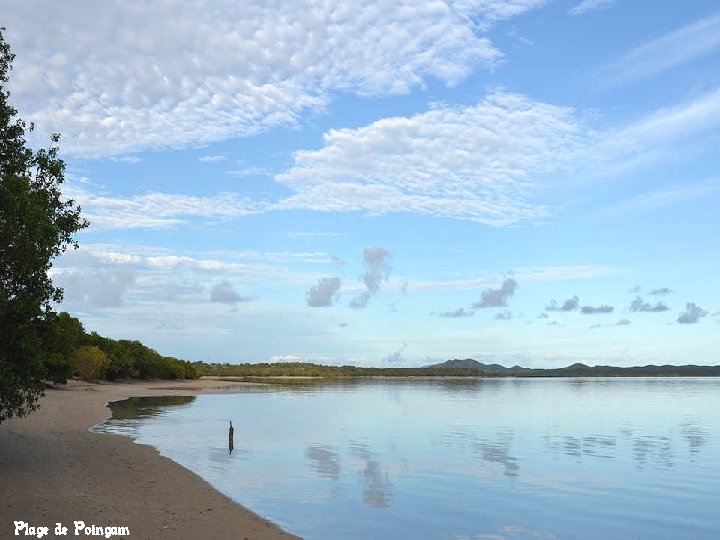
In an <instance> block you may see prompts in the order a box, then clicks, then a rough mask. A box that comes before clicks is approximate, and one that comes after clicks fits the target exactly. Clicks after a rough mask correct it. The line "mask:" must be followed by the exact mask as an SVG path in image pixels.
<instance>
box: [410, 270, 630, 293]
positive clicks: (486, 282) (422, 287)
mask: <svg viewBox="0 0 720 540" xmlns="http://www.w3.org/2000/svg"><path fill="white" fill-rule="evenodd" d="M623 271H624V269H623V268H619V267H617V266H593V265H584V266H583V265H581V266H546V267H533V268H519V269H516V270H514V271H513V274H512V275H513V277H514V278H515V279H517V280H518V281H521V282H536V281H565V280H573V279H593V278H597V277H602V276H608V275H612V274H616V273H619V272H623ZM502 279H503V277H502V276H501V277H498V276H479V277H474V278H468V279H452V280H444V281H427V280H413V279H411V280H409V285H408V286H409V288H411V289H412V290H413V291H426V290H474V289H475V290H476V289H485V288H487V287H489V286H492V285H496V284H497V282H498V281H500V280H502Z"/></svg>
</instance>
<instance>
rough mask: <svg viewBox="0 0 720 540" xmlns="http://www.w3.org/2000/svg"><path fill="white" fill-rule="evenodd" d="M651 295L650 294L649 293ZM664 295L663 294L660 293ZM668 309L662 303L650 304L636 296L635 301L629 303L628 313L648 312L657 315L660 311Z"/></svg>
mask: <svg viewBox="0 0 720 540" xmlns="http://www.w3.org/2000/svg"><path fill="white" fill-rule="evenodd" d="M650 294H652V292H651V293H650ZM661 294H665V293H661ZM669 309H670V308H669V307H667V305H665V303H663V302H656V303H655V304H650V302H645V301H644V300H643V299H642V298H641V297H639V296H636V297H635V300H633V301H632V302H631V303H630V311H635V312H650V313H659V312H662V311H667V310H669Z"/></svg>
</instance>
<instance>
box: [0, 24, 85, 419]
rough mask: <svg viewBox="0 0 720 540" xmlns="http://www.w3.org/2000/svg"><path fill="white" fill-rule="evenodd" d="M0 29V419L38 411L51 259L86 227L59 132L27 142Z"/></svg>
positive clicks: (53, 292)
mask: <svg viewBox="0 0 720 540" xmlns="http://www.w3.org/2000/svg"><path fill="white" fill-rule="evenodd" d="M3 31H4V28H0V422H2V421H3V420H4V419H6V418H10V417H13V416H23V415H25V414H28V413H29V412H30V411H32V410H34V409H35V408H37V402H38V399H39V397H40V396H41V395H42V392H43V388H44V384H43V381H44V380H45V378H46V377H47V374H48V372H47V369H46V366H45V363H44V361H43V359H44V346H43V345H44V344H43V338H44V337H45V336H47V335H48V330H47V325H48V324H50V322H49V321H50V319H51V317H52V309H51V302H60V301H61V300H62V289H60V288H58V287H55V286H54V285H53V283H52V280H51V279H50V277H49V275H48V271H49V270H50V268H51V266H52V260H53V259H54V258H55V257H57V256H58V255H60V254H61V253H63V252H64V251H65V249H66V248H67V247H68V246H70V245H72V246H75V247H77V243H76V242H75V240H74V239H73V234H74V233H76V232H77V231H79V230H81V229H83V228H85V227H87V225H88V223H87V221H85V220H84V219H83V218H82V217H81V215H80V208H79V207H78V206H77V205H76V204H75V202H74V201H73V200H63V198H62V194H61V191H60V185H61V184H62V183H63V181H64V179H65V176H64V175H65V164H64V162H63V161H62V160H61V159H60V158H59V157H58V146H57V143H58V142H59V140H60V137H59V135H53V136H52V137H51V143H50V146H49V148H48V149H46V150H45V149H43V150H38V151H33V150H32V149H31V148H29V147H28V146H27V143H26V141H25V135H26V131H27V132H30V131H32V130H33V125H32V124H30V125H29V126H27V125H26V124H25V122H24V121H23V120H21V119H19V118H17V110H16V109H15V108H13V107H12V105H10V102H9V98H10V93H9V91H8V90H7V83H8V80H9V73H10V70H11V68H12V61H13V59H14V55H13V54H12V53H11V50H10V46H9V44H7V43H6V42H5V40H4V38H3Z"/></svg>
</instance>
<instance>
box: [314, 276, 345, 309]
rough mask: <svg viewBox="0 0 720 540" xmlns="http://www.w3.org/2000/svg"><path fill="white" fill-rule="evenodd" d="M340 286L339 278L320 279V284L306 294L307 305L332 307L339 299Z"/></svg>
mask: <svg viewBox="0 0 720 540" xmlns="http://www.w3.org/2000/svg"><path fill="white" fill-rule="evenodd" d="M340 285H341V283H340V278H339V277H329V278H328V277H324V278H320V279H319V280H318V284H317V285H316V286H314V287H311V288H310V290H309V291H307V293H305V297H306V301H307V305H308V306H310V307H328V306H332V305H333V302H334V301H335V298H337V294H338V291H339V290H340Z"/></svg>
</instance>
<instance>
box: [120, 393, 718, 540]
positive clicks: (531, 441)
mask: <svg viewBox="0 0 720 540" xmlns="http://www.w3.org/2000/svg"><path fill="white" fill-rule="evenodd" d="M718 390H720V381H710V382H708V381H688V380H683V381H679V380H678V381H659V382H654V381H650V382H648V381H644V380H605V381H601V380H589V379H588V380H528V379H523V380H521V379H517V380H508V379H505V380H499V379H497V380H442V381H438V380H434V381H415V380H412V381H362V382H357V381H355V382H347V383H345V382H343V383H342V384H333V385H329V386H322V385H318V384H314V385H312V386H298V387H293V388H291V389H288V388H283V389H280V390H278V389H277V388H274V389H272V390H271V391H268V392H266V393H261V392H260V391H258V390H255V391H254V392H252V393H248V394H245V395H241V394H235V395H221V396H220V395H218V396H201V397H199V398H198V399H197V400H196V401H194V399H195V398H192V397H181V398H177V397H172V398H169V399H168V398H160V399H159V398H151V399H137V398H136V399H133V400H128V401H126V402H124V403H123V402H120V403H118V404H114V405H115V407H114V409H113V419H112V420H111V421H110V422H116V423H120V424H122V423H131V422H135V424H136V425H142V426H143V428H142V429H141V430H140V431H141V435H140V437H139V438H138V439H137V440H138V442H145V443H148V444H153V445H155V446H157V447H158V448H159V449H160V450H161V452H162V453H163V454H164V455H167V456H169V457H171V458H172V459H175V460H176V461H178V462H179V463H181V464H183V465H184V466H186V467H189V468H191V469H193V470H194V471H195V472H197V473H198V474H200V475H201V476H203V477H204V478H206V479H208V481H210V482H211V483H212V484H213V485H214V486H216V487H218V489H220V490H222V491H224V492H225V493H226V494H228V495H229V496H231V497H233V498H235V499H236V500H238V502H240V503H241V504H244V505H246V506H248V507H250V508H251V509H253V510H255V511H256V512H258V513H260V514H261V515H265V516H267V517H269V518H271V519H273V520H276V521H280V522H281V523H282V524H283V525H284V526H286V527H287V528H288V529H289V530H290V531H292V532H295V533H297V534H300V535H301V536H303V537H306V538H312V539H333V538H397V537H407V538H468V539H470V538H473V539H474V538H478V539H479V538H483V539H485V538H487V539H490V538H493V540H495V539H496V538H497V539H500V538H503V539H507V540H511V539H516V540H519V539H521V538H526V539H529V538H538V539H545V538H548V539H550V538H552V537H553V536H552V535H553V534H554V535H556V536H557V538H589V539H592V540H599V539H601V538H602V539H603V540H604V539H605V538H617V539H622V540H625V539H630V538H635V537H639V536H642V537H643V538H653V539H659V540H670V539H671V538H677V537H687V538H693V539H694V540H695V539H702V540H715V539H716V538H720V523H718V522H717V520H716V519H715V515H714V511H713V510H712V508H715V507H717V506H718V505H720V492H718V490H717V483H718V482H720V464H719V463H718V462H717V460H715V459H714V456H715V455H716V454H717V452H718V449H719V448H720V423H718V421H717V420H718V416H717V413H716V412H714V411H717V410H720V392H718ZM118 405H119V407H118ZM168 405H169V407H168ZM116 411H117V413H116ZM228 411H232V414H229V413H228ZM228 416H232V418H233V419H235V420H237V423H238V425H237V428H238V429H239V430H240V431H239V432H238V438H237V440H236V441H235V443H237V444H235V445H234V448H233V450H232V453H231V454H230V455H229V454H228V447H226V446H225V444H226V443H225V434H226V433H227V431H228ZM318 418H322V419H323V421H322V422H319V421H318ZM138 419H139V420H138ZM670 469H672V473H671V474H670V473H669V470H670ZM378 510H381V511H378ZM518 516H522V521H521V522H520V523H518V522H517V521H516V520H517V519H518ZM673 519H675V520H676V525H675V528H674V529H673V527H671V526H668V523H669V522H672V520H673ZM677 523H681V525H682V526H681V527H680V526H679V525H677ZM509 524H516V525H509ZM678 527H680V528H678ZM693 527H694V528H693ZM578 531H582V534H580V533H578ZM678 531H681V532H682V534H676V533H678ZM635 533H637V534H635ZM640 533H642V535H641V534H640Z"/></svg>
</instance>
